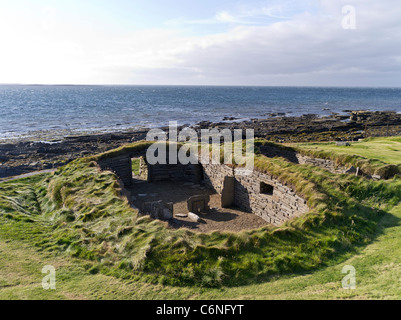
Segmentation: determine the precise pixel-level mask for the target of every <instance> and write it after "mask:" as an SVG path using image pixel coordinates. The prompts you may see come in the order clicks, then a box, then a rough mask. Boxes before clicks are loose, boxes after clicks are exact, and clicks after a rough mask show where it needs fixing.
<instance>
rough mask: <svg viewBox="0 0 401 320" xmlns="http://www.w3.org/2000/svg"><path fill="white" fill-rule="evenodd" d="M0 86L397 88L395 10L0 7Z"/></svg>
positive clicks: (230, 5)
mask: <svg viewBox="0 0 401 320" xmlns="http://www.w3.org/2000/svg"><path fill="white" fill-rule="evenodd" d="M0 83H25V84H132V85H240V86H242V85H260V86H357V87H360V86H373V87H400V86H401V3H400V1H399V0H381V1H377V0H297V1H295V0H283V1H278V0H237V1H228V0H202V1H199V0H13V1H10V0H0Z"/></svg>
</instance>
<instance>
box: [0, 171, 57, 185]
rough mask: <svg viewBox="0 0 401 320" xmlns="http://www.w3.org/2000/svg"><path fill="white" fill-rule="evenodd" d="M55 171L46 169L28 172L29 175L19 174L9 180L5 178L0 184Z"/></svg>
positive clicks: (0, 180)
mask: <svg viewBox="0 0 401 320" xmlns="http://www.w3.org/2000/svg"><path fill="white" fill-rule="evenodd" d="M54 171H56V169H48V170H41V171H35V172H30V173H25V174H21V175H19V176H14V177H10V178H5V179H0V183H2V182H7V181H13V180H18V179H23V178H28V177H32V176H37V175H38V174H42V173H51V172H54Z"/></svg>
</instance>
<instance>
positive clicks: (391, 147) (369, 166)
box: [291, 137, 401, 178]
mask: <svg viewBox="0 0 401 320" xmlns="http://www.w3.org/2000/svg"><path fill="white" fill-rule="evenodd" d="M291 147H293V149H294V150H296V151H298V152H300V153H302V154H306V155H310V156H314V157H320V158H324V159H331V160H334V161H336V163H337V164H341V165H354V166H356V167H360V168H361V169H362V170H363V171H364V172H366V173H368V174H378V175H380V176H383V177H384V178H391V177H392V176H394V175H395V174H400V173H401V138H400V137H383V138H368V139H364V140H362V141H360V142H352V143H351V146H337V145H336V144H335V143H299V144H294V145H291Z"/></svg>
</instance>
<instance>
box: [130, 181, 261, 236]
mask: <svg viewBox="0 0 401 320" xmlns="http://www.w3.org/2000/svg"><path fill="white" fill-rule="evenodd" d="M135 182H136V183H134V185H133V186H132V187H131V188H129V191H130V192H131V195H132V196H133V197H132V202H133V204H134V205H135V206H136V207H137V208H139V209H141V208H142V207H143V203H144V202H152V201H159V200H162V201H164V202H170V203H171V202H172V203H173V204H174V218H173V219H172V220H170V221H169V227H171V228H188V229H191V230H194V231H199V232H210V231H232V232H238V231H241V230H251V229H258V228H261V227H263V226H266V225H269V223H268V222H266V221H265V220H263V219H262V218H260V217H258V216H256V215H254V214H252V213H247V212H243V211H240V210H238V209H237V208H234V207H232V208H221V196H220V195H218V194H216V193H215V192H213V191H212V190H210V189H208V188H206V187H205V186H202V185H199V184H195V183H185V182H172V181H162V182H152V183H148V182H144V181H141V180H136V181H135ZM206 194H208V195H210V203H209V206H210V208H211V210H210V211H209V212H207V213H200V214H199V216H200V218H201V220H200V221H199V222H193V221H191V220H190V219H189V218H188V217H186V218H183V217H178V216H177V215H180V214H184V215H185V214H187V213H188V209H187V200H188V199H189V198H190V197H192V196H197V195H206Z"/></svg>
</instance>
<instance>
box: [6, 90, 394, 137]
mask: <svg viewBox="0 0 401 320" xmlns="http://www.w3.org/2000/svg"><path fill="white" fill-rule="evenodd" d="M400 101H401V88H391V87H389V88H386V87H376V88H375V87H295V86H294V87H282V86H277V87H272V86H266V87H264V86H192V85H191V86H164V85H38V84H32V85H20V84H4V85H0V140H5V139H16V138H26V137H35V136H36V135H38V134H40V133H43V132H46V133H47V134H48V135H49V134H50V135H51V134H52V133H54V135H55V136H60V135H71V134H78V133H95V132H113V131H124V130H130V129H133V130H136V129H140V128H153V127H160V126H166V125H168V123H169V121H177V122H178V124H179V125H194V124H196V123H199V122H201V121H211V122H222V121H223V119H224V118H235V120H236V121H244V120H249V119H254V118H256V119H263V118H268V117H270V116H271V115H272V114H273V115H274V114H280V115H286V116H301V115H304V114H316V115H318V116H328V115H330V114H332V113H340V114H342V113H344V111H345V110H370V111H395V112H401V102H400Z"/></svg>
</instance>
